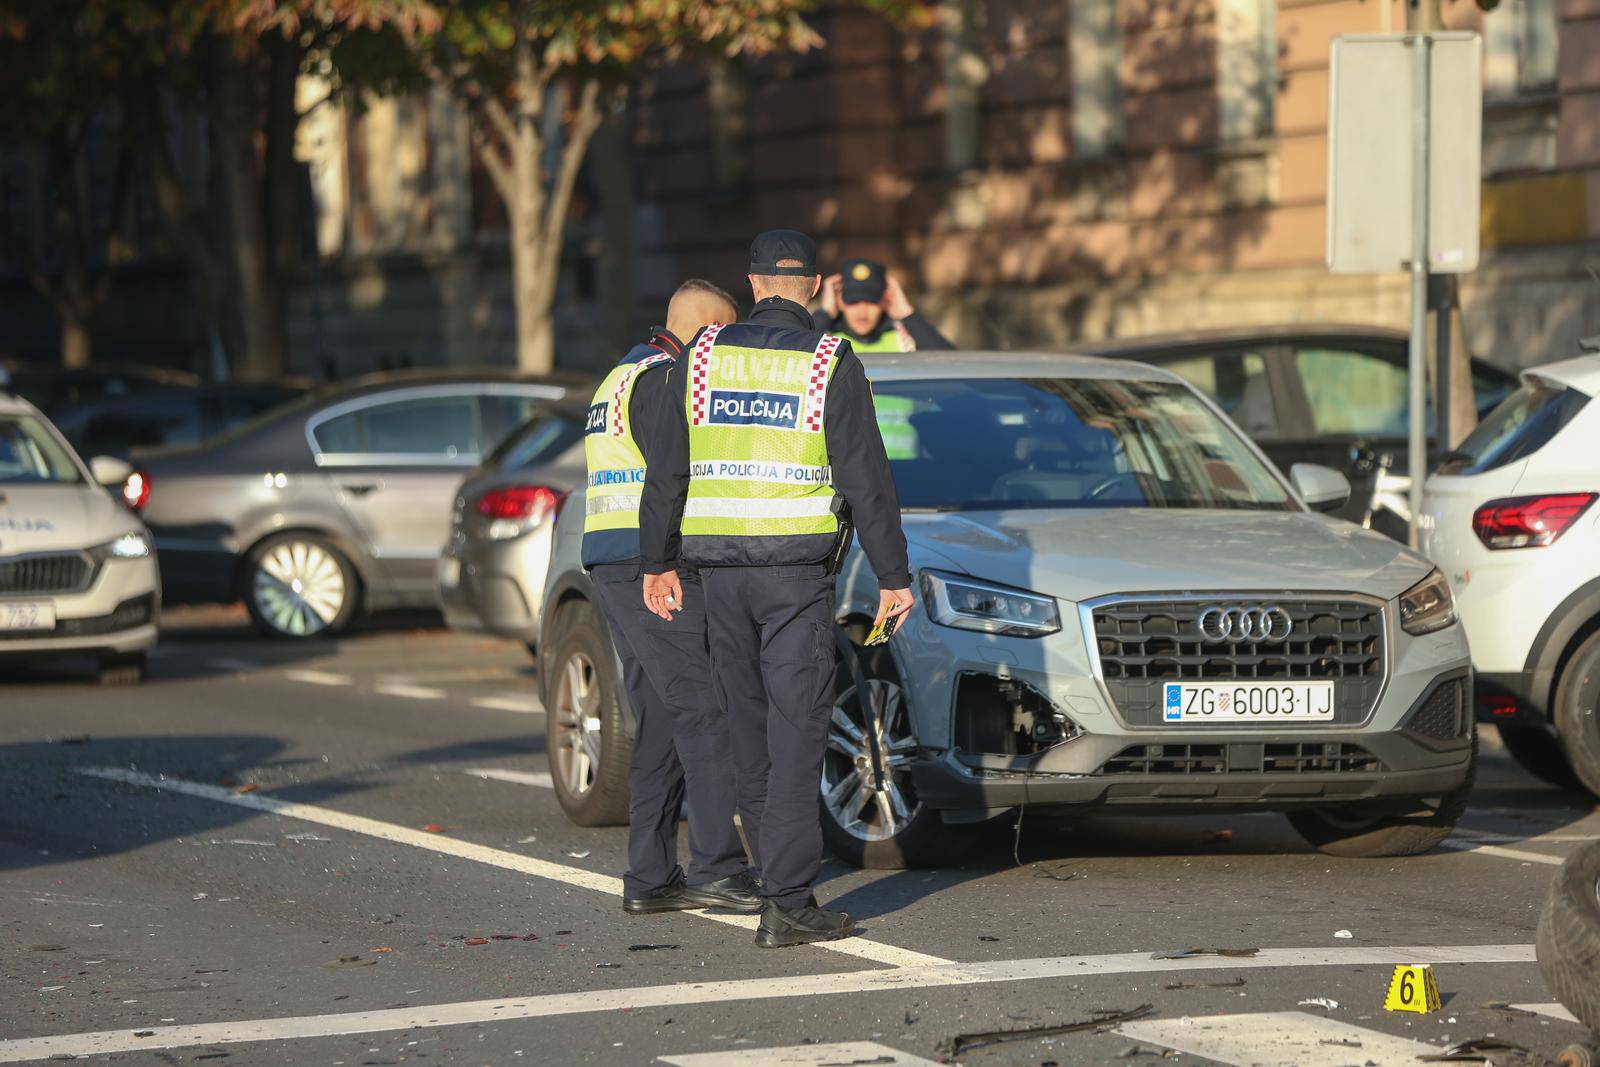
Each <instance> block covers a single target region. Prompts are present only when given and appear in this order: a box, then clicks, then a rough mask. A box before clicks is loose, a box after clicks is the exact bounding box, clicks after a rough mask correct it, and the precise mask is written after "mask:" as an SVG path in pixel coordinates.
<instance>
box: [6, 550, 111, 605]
mask: <svg viewBox="0 0 1600 1067" xmlns="http://www.w3.org/2000/svg"><path fill="white" fill-rule="evenodd" d="M93 579H94V564H92V563H91V562H90V561H89V557H88V556H86V555H84V554H83V553H82V552H50V553H40V554H39V555H37V556H18V557H16V558H13V559H0V596H28V595H31V594H34V593H81V592H83V591H84V590H85V589H87V588H89V583H90V582H91V581H92V580H93Z"/></svg>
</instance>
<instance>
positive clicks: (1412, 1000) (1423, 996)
mask: <svg viewBox="0 0 1600 1067" xmlns="http://www.w3.org/2000/svg"><path fill="white" fill-rule="evenodd" d="M1383 1010H1384V1011H1414V1012H1417V1013H1418V1014H1419V1015H1426V1014H1428V1013H1429V1012H1431V1011H1438V1010H1439V983H1438V982H1437V981H1436V980H1435V979H1434V977H1433V965H1432V964H1429V963H1402V964H1400V965H1399V966H1398V967H1396V968H1395V969H1394V977H1392V978H1390V979H1389V993H1388V995H1387V996H1385V997H1384V998H1383Z"/></svg>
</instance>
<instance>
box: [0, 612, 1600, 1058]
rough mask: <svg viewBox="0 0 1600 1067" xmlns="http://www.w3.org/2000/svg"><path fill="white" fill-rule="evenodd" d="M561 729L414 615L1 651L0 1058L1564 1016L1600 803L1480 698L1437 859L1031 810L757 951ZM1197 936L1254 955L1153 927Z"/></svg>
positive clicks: (832, 884) (1338, 1049)
mask: <svg viewBox="0 0 1600 1067" xmlns="http://www.w3.org/2000/svg"><path fill="white" fill-rule="evenodd" d="M543 726H544V722H543V715H542V713H541V712H540V711H539V708H538V703H537V700H536V698H535V697H534V695H533V677H532V669H531V663H530V661H529V659H528V656H527V654H526V652H525V651H524V650H522V649H521V648H519V647H517V646H514V645H510V644H504V643H500V642H494V641H488V640H485V639H482V638H478V637H472V636H466V635H460V634H452V633H448V632H445V631H443V630H439V629H437V628H431V626H430V624H429V623H428V621H427V620H412V621H410V622H407V621H406V620H400V621H390V622H388V623H386V624H385V625H383V626H382V627H380V628H378V629H375V630H369V631H367V632H363V633H359V634H355V635H352V636H350V637H348V638H346V639H344V640H341V641H338V642H320V643H316V644H310V645H286V644H282V643H273V642H265V641H261V640H258V639H256V638H255V637H254V636H253V635H252V634H251V633H250V632H249V630H248V628H247V627H246V626H245V624H244V622H243V619H242V616H240V615H239V614H238V613H235V612H223V611H206V612H184V613H177V614H174V615H172V616H170V617H169V619H168V635H167V638H166V639H165V640H164V642H163V645H162V647H161V649H160V650H159V655H158V657H157V658H156V659H155V660H154V665H153V677H152V678H151V680H150V681H148V682H147V683H146V684H145V685H143V686H140V687H137V688H129V689H100V688H97V687H95V686H94V685H92V684H90V682H89V681H88V680H87V677H86V674H84V673H80V672H78V671H77V670H76V669H75V668H73V667H71V666H70V665H67V666H53V667H52V666H47V667H42V668H40V669H38V670H36V671H33V672H30V673H22V674H20V675H19V674H18V673H17V672H15V671H12V672H11V673H8V674H7V675H5V676H3V677H0V1063H9V1062H21V1061H25V1060H31V1059H47V1058H51V1057H56V1058H73V1057H80V1056H82V1057H88V1058H89V1059H91V1060H94V1061H109V1062H118V1063H133V1064H145V1063H151V1064H154V1063H164V1064H165V1063H189V1062H201V1061H204V1062H226V1063H236V1064H258V1063H259V1064H291V1063H292V1064H333V1065H340V1064H349V1065H355V1064H394V1063H422V1064H429V1063H433V1064H469V1065H477V1064H522V1063H538V1064H569V1063H572V1064H578V1063H585V1064H587V1063H594V1064H651V1063H668V1064H682V1065H687V1067H748V1065H755V1064H773V1063H786V1064H812V1065H817V1064H835V1065H838V1064H895V1063H900V1064H910V1063H919V1062H925V1061H937V1060H938V1059H939V1057H940V1056H941V1055H943V1054H947V1053H948V1052H949V1050H950V1048H951V1046H950V1044H949V1043H950V1042H951V1041H952V1040H954V1039H957V1038H959V1037H961V1036H962V1035H970V1034H977V1033H982V1032H985V1031H997V1030H1007V1031H1019V1030H1026V1029H1029V1028H1033V1027H1051V1026H1060V1025H1065V1024H1070V1023H1074V1022H1081V1021H1085V1020H1092V1019H1094V1018H1096V1017H1097V1016H1096V1013H1098V1012H1111V1011H1124V1010H1130V1011H1131V1010H1134V1009H1140V1008H1142V1007H1143V1006H1146V1005H1148V1008H1146V1009H1145V1017H1144V1018H1142V1019H1139V1020H1134V1021H1125V1022H1122V1023H1113V1024H1108V1025H1106V1026H1102V1027H1098V1028H1095V1029H1090V1030H1085V1031H1079V1032H1072V1033H1064V1034H1059V1035H1055V1036H1027V1037H1023V1038H1020V1039H1017V1040H1011V1041H1005V1042H999V1043H987V1044H985V1043H982V1041H979V1042H977V1043H976V1045H975V1047H971V1048H969V1049H964V1050H963V1051H961V1052H960V1053H959V1054H958V1056H957V1057H956V1058H957V1059H958V1060H959V1062H961V1063H964V1064H974V1065H999V1064H1031V1065H1045V1064H1051V1063H1054V1064H1058V1065H1067V1064H1103V1063H1121V1062H1127V1063H1134V1064H1137V1063H1141V1062H1148V1063H1154V1062H1158V1061H1159V1062H1176V1063H1233V1064H1294V1065H1300V1067H1318V1065H1344V1064H1353V1065H1361V1064H1369V1063H1370V1064H1389V1063H1416V1062H1418V1061H1417V1060H1416V1059H1415V1056H1416V1055H1417V1053H1418V1052H1419V1051H1420V1052H1426V1051H1428V1048H1426V1047H1424V1046H1431V1047H1432V1048H1433V1050H1435V1051H1437V1050H1440V1049H1443V1048H1446V1047H1448V1046H1450V1045H1453V1044H1455V1043H1457V1042H1460V1041H1464V1040H1467V1039H1472V1038H1481V1037H1485V1036H1487V1035H1494V1037H1496V1038H1497V1039H1500V1040H1504V1041H1509V1042H1513V1043H1516V1044H1520V1045H1523V1046H1526V1047H1527V1048H1528V1049H1530V1050H1532V1052H1533V1056H1532V1057H1530V1058H1526V1059H1525V1060H1524V1061H1523V1062H1530V1063H1537V1062H1546V1061H1545V1060H1543V1059H1541V1057H1552V1058H1553V1057H1554V1055H1555V1054H1556V1053H1557V1052H1558V1051H1559V1050H1560V1049H1561V1048H1562V1047H1563V1046H1564V1045H1566V1044H1567V1043H1569V1042H1572V1041H1575V1040H1578V1039H1580V1038H1581V1037H1582V1036H1583V1035H1582V1031H1581V1029H1580V1028H1579V1027H1578V1026H1577V1025H1576V1024H1574V1023H1572V1022H1570V1021H1565V1020H1563V1019H1562V1018H1560V1017H1559V1016H1560V1014H1561V1013H1560V1012H1559V1011H1556V1010H1554V1009H1552V1008H1550V1007H1549V1006H1548V1005H1549V1003H1550V1001H1551V997H1550V995H1549V993H1548V992H1547V991H1546V989H1545V988H1544V986H1543V983H1542V982H1541V981H1540V979H1539V975H1538V971H1537V968H1536V967H1535V965H1534V963H1533V962H1532V961H1533V939H1534V929H1535V924H1536V922H1537V917H1538V910H1539V907H1540V905H1541V903H1542V901H1543V898H1544V893H1545V889H1546V887H1547V884H1548V882H1549V879H1550V876H1551V874H1552V873H1553V871H1554V870H1555V865H1556V864H1557V863H1559V861H1560V859H1561V857H1562V856H1564V855H1565V854H1567V853H1568V852H1569V851H1570V850H1571V849H1573V848H1574V847H1576V844H1577V843H1578V842H1579V841H1580V840H1583V839H1586V838H1592V837H1594V836H1595V835H1596V834H1597V833H1600V812H1597V811H1596V810H1595V808H1594V806H1593V805H1592V804H1590V803H1588V802H1585V801H1583V800H1581V799H1580V798H1577V797H1575V796H1572V795H1570V794H1563V793H1560V792H1557V791H1555V790H1553V789H1550V788H1547V787H1544V786H1542V785H1541V784H1539V783H1537V782H1536V781H1534V780H1533V779H1531V778H1529V777H1527V776H1526V775H1524V774H1522V773H1521V772H1520V771H1519V770H1518V769H1517V768H1516V767H1515V766H1514V765H1513V764H1512V763H1510V762H1509V760H1507V759H1506V758H1505V757H1504V755H1503V754H1502V753H1500V752H1499V750H1498V746H1497V745H1496V744H1495V739H1494V738H1493V737H1492V731H1490V736H1487V737H1486V738H1485V744H1484V749H1485V759H1484V764H1485V766H1484V769H1483V772H1482V773H1481V776H1480V781H1479V786H1478V790H1477V793H1476V796H1475V799H1474V804H1473V809H1472V811H1471V813H1470V815H1469V818H1468V820H1467V821H1466V823H1465V824H1464V825H1463V827H1462V829H1461V831H1460V832H1459V833H1458V835H1457V836H1456V837H1455V838H1453V839H1452V841H1451V842H1450V847H1449V848H1447V849H1441V850H1439V851H1437V852H1435V853H1433V854H1431V855H1428V856H1424V857H1419V858H1414V859H1407V860H1382V861H1353V860H1338V859H1331V858H1329V857H1325V856H1322V855H1319V854H1317V853H1314V852H1312V851H1310V850H1309V849H1308V848H1307V847H1306V846H1305V845H1303V844H1302V843H1301V841H1300V839H1299V838H1298V837H1297V836H1296V835H1295V834H1294V833H1293V831H1292V830H1290V829H1289V827H1288V825H1287V824H1286V823H1285V822H1284V821H1283V820H1282V819H1281V818H1279V817H1276V816H1270V815H1263V816H1211V817H1190V818H1174V819H1107V818H1095V819H1085V820H1082V821H1078V822H1072V823H1063V822H1059V821H1058V822H1045V821H1043V820H1039V819H1033V820H1025V821H1024V825H1023V827H1022V832H1021V834H1020V837H1014V836H1013V834H1012V833H1011V831H1010V829H1009V827H997V828H996V829H995V832H994V834H993V835H992V840H991V841H990V842H989V843H988V845H987V847H986V849H985V851H983V852H982V853H980V854H978V855H975V856H973V857H972V861H971V863H970V864H968V865H967V866H964V867H961V868H959V869H951V870H942V871H911V872H862V871H856V870H852V869H850V868H847V867H845V866H843V865H841V864H838V863H836V862H831V861H830V862H828V863H827V864H826V865H825V867H824V883H823V884H822V885H821V887H820V889H819V896H820V897H821V898H822V899H823V901H824V902H825V903H833V904H835V905H838V906H842V907H844V908H846V909H848V910H849V911H850V912H851V913H852V914H853V915H855V916H856V917H857V918H858V919H859V920H860V924H861V927H862V930H863V933H862V935H861V936H859V937H857V938H853V939H850V940H848V941H844V942H838V943H836V944H835V945H833V946H831V947H806V948H797V949H790V950H787V951H777V952H773V951H762V950H758V949H756V948H755V947H754V945H753V943H752V940H751V938H752V935H751V933H750V930H749V928H748V924H747V923H745V921H744V920H742V919H740V920H735V921H731V922H730V921H729V920H728V919H727V918H718V917H712V916H707V915H704V914H677V915H667V916H659V917H648V918H632V919H629V918H624V917H623V915H622V913H621V911H620V908H619V907H618V900H617V895H618V892H619V885H620V883H619V882H618V879H619V878H620V875H621V872H622V864H623V854H624V853H623V844H624V835H623V831H622V830H621V829H620V828H607V829H594V830H586V829H582V828H579V827H575V826H572V825H571V824H569V823H568V822H567V821H566V820H565V818H564V817H563V816H562V814H561V811H560V809H559V807H558V806H557V805H556V802H555V798H554V796H553V794H552V793H551V791H550V789H549V788H548V785H547V784H546V783H547V781H548V779H547V778H546V777H545V772H546V764H545V755H544V742H543ZM1014 848H1015V851H1016V854H1017V855H1018V856H1020V859H1021V861H1022V862H1021V864H1020V865H1019V864H1018V863H1016V862H1015V860H1014V858H1013V849H1014ZM742 923H743V924H744V925H741V924H742ZM652 946H653V947H652ZM1188 948H1212V949H1230V950H1234V949H1239V950H1248V949H1255V950H1258V951H1256V952H1255V954H1254V955H1251V956H1246V957H1227V956H1216V955H1209V956H1201V957H1198V958H1194V959H1190V960H1186V961H1169V960H1153V959H1151V956H1152V954H1153V953H1157V952H1160V951H1163V950H1175V949H1188ZM1397 962H1407V963H1431V964H1433V965H1434V969H1435V973H1436V975H1437V980H1438V986H1439V989H1440V993H1441V997H1442V999H1443V1002H1444V1003H1443V1007H1442V1009H1441V1010H1440V1011H1438V1012H1436V1013H1433V1014H1430V1015H1404V1014H1396V1013H1387V1012H1385V1011H1383V1010H1382V1007H1381V1005H1382V1001H1383V996H1384V991H1385V986H1386V984H1387V981H1388V977H1389V974H1390V971H1391V970H1392V968H1393V965H1394V964H1395V963H1397ZM1319 1000H1320V1001H1321V1003H1308V1002H1314V1001H1319ZM1495 1004H1499V1005H1522V1006H1526V1007H1523V1008H1521V1009H1517V1010H1512V1009H1507V1008H1504V1007H1498V1008H1497V1007H1491V1006H1489V1005H1495ZM969 1044H971V1043H970V1042H969ZM775 1049H776V1050H787V1051H773V1050H775ZM918 1057H920V1059H919V1058H918Z"/></svg>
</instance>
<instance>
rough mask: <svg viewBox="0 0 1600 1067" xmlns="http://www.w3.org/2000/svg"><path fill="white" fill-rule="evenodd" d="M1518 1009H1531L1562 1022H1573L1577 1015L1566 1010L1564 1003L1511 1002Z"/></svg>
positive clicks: (1537, 1013)
mask: <svg viewBox="0 0 1600 1067" xmlns="http://www.w3.org/2000/svg"><path fill="white" fill-rule="evenodd" d="M1511 1006H1512V1007H1513V1008H1516V1009H1517V1010H1518V1011H1531V1012H1533V1013H1534V1014H1535V1015H1544V1016H1546V1017H1548V1018H1551V1019H1560V1020H1561V1021H1562V1022H1564V1023H1575V1022H1577V1021H1578V1017H1577V1016H1576V1015H1574V1014H1572V1013H1571V1012H1570V1011H1568V1010H1567V1006H1566V1005H1565V1004H1513V1005H1511Z"/></svg>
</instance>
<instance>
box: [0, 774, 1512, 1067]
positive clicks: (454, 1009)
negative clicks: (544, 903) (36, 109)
mask: <svg viewBox="0 0 1600 1067" xmlns="http://www.w3.org/2000/svg"><path fill="white" fill-rule="evenodd" d="M81 770H82V772H83V773H87V774H94V775H96V776H97V777H102V778H110V779H112V780H115V781H136V783H137V784H140V785H146V784H150V782H149V781H147V779H149V778H150V777H151V776H149V775H139V774H137V772H133V771H121V770H120V769H117V768H104V769H102V768H82V769H81ZM130 775H132V776H133V777H132V778H130V777H129V776H130ZM169 784H171V783H169ZM178 784H181V785H183V786H184V787H185V788H184V789H180V790H178V791H179V792H185V791H188V787H191V786H193V785H194V783H178ZM200 788H204V789H208V790H209V789H211V787H209V786H205V787H200ZM200 795H202V796H204V795H209V794H206V793H202V794H200ZM259 796H260V794H256V793H252V794H248V795H247V796H246V797H240V798H238V799H239V800H241V801H242V800H247V799H250V798H252V797H259ZM243 806H245V807H258V805H253V804H245V805H243ZM286 806H291V807H296V808H303V807H305V805H286ZM260 810H275V809H274V808H270V807H263V808H261V809H260ZM312 821H316V820H312ZM380 825H382V824H380ZM447 840H448V839H447ZM474 858H475V857H474ZM535 862H538V861H535ZM841 943H842V942H841ZM1415 960H1432V961H1433V962H1435V963H1447V962H1448V963H1526V964H1531V963H1533V962H1534V956H1533V946H1532V945H1453V946H1451V945H1402V946H1388V947H1381V948H1379V947H1374V948H1334V947H1329V946H1323V947H1318V948H1281V949H1273V948H1267V949H1262V950H1261V951H1260V952H1259V953H1257V954H1256V955H1254V956H1250V957H1247V958H1233V957H1218V956H1197V957H1193V958H1190V959H1181V960H1173V959H1159V960H1158V959H1151V958H1150V953H1149V952H1148V951H1145V952H1119V953H1114V954H1112V955H1109V956H1056V957H1046V958H1042V959H1025V960H995V961H989V962H982V963H944V964H940V965H936V966H933V965H930V966H919V967H891V968H887V969H879V968H875V969H870V970H855V971H835V972H831V973H824V974H791V975H786V976H783V977H780V978H744V979H729V980H725V981H715V982H707V981H699V982H679V983H676V984H672V985H655V986H633V987H630V988H624V989H586V990H581V991H578V992H573V993H549V994H544V995H540V996H531V997H495V998H493V999H491V1000H470V1001H457V1002H455V1003H450V1004H417V1005H411V1006H407V1007H403V1008H385V1009H380V1010H373V1011H358V1012H345V1013H341V1014H335V1015H304V1016H298V1017H287V1018H285V1017H278V1018H273V1019H238V1020H234V1021H232V1022H221V1023H192V1024H183V1025H176V1026H154V1027H151V1028H150V1029H148V1030H140V1031H134V1030H130V1029H128V1028H127V1027H124V1028H122V1029H120V1030H103V1031H99V1032H95V1033H83V1034H62V1035H58V1036H53V1037H32V1038H18V1039H15V1040H10V1041H7V1040H3V1039H0V1063H21V1062H24V1061H27V1060H38V1059H46V1058H49V1057H52V1056H88V1055H103V1054H106V1053H111V1052H131V1051H149V1050H152V1049H167V1048H188V1047H191V1046H195V1045H210V1044H235V1043H239V1042H249V1041H285V1040H298V1039H304V1038H313V1037H333V1036H338V1035H342V1034H372V1033H385V1032H393V1031H396V1030H414V1029H418V1028H422V1027H427V1028H434V1027H441V1026H461V1025H465V1024H471V1023H496V1022H504V1021H506V1020H509V1019H542V1018H550V1017H554V1016H560V1015H582V1014H588V1013H596V1012H616V1011H627V1010H633V1011H637V1010H639V1009H641V1008H661V1007H672V1006H677V1005H691V1004H717V1005H726V1004H730V1003H735V1002H739V1001H751V1000H784V1001H787V1002H789V1003H794V1002H797V1001H799V1000H802V999H803V998H806V997H817V996H838V995H841V994H852V993H875V992H885V991H894V992H900V993H904V992H905V991H906V990H909V989H934V988H939V987H945V986H970V985H984V984H992V983H1000V982H1027V981H1036V980H1039V979H1050V978H1067V979H1070V980H1071V981H1074V982H1077V981H1081V980H1082V979H1083V978H1085V977H1087V976H1090V975H1128V974H1150V973H1168V972H1173V971H1218V970H1220V971H1236V970H1258V969H1272V968H1281V967H1350V966H1363V965H1365V966H1371V965H1373V964H1382V965H1390V964H1394V963H1405V962H1411V961H1415ZM1401 1062H1404V1063H1412V1062H1415V1061H1414V1060H1412V1059H1410V1058H1407V1059H1404V1060H1402V1061H1401Z"/></svg>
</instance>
